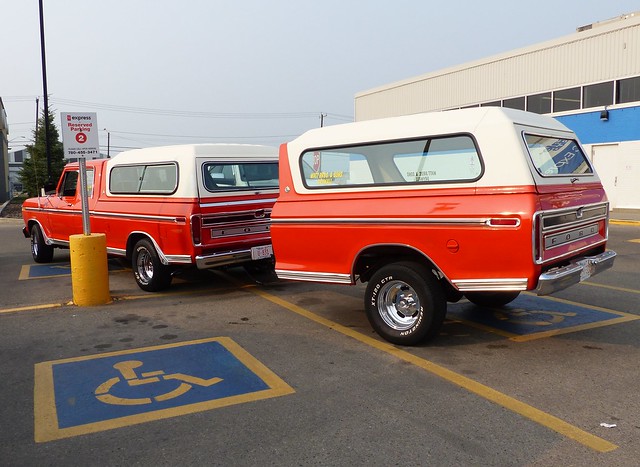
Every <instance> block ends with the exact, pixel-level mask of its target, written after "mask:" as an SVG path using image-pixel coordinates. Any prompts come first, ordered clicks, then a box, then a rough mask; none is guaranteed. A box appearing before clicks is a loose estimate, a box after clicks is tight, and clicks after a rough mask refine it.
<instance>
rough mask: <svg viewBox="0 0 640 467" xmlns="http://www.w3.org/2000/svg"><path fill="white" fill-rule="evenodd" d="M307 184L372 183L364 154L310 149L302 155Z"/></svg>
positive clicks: (354, 184) (341, 184) (342, 184)
mask: <svg viewBox="0 0 640 467" xmlns="http://www.w3.org/2000/svg"><path fill="white" fill-rule="evenodd" d="M302 170H303V173H304V178H305V183H306V184H307V186H312V187H316V186H320V187H322V186H325V187H327V186H357V185H370V184H372V183H373V175H372V174H371V168H370V167H369V162H368V161H367V158H366V157H365V155H364V154H361V153H358V152H355V151H354V152H348V151H342V150H340V151H334V150H327V151H310V152H306V153H304V154H303V155H302Z"/></svg>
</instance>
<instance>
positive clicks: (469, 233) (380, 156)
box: [271, 107, 616, 345]
mask: <svg viewBox="0 0 640 467" xmlns="http://www.w3.org/2000/svg"><path fill="white" fill-rule="evenodd" d="M608 222H609V204H608V202H607V197H606V194H605V191H604V189H603V187H602V184H601V183H600V179H599V178H598V176H597V174H596V173H595V171H594V169H593V166H592V164H591V163H590V161H589V160H588V158H587V156H586V155H585V153H584V151H583V149H582V148H581V146H580V143H579V142H578V140H577V138H576V135H575V134H574V133H573V132H572V131H570V130H569V129H568V128H566V127H565V126H564V125H562V124H561V123H559V122H558V121H557V120H555V119H553V118H550V117H547V116H542V115H537V114H532V113H527V112H522V111H517V110H511V109H501V108H492V107H485V108H477V109H467V110H456V111H449V112H439V113H428V114H417V115H410V116H403V117H394V118H387V119H380V120H371V121H363V122H356V123H349V124H345V125H337V126H329V127H324V128H320V129H315V130H311V131H308V132H307V133H305V134H303V135H302V136H300V137H299V138H297V139H295V140H293V141H291V142H289V143H287V144H283V145H282V146H281V147H280V195H279V197H278V200H277V202H276V204H275V206H274V208H273V212H272V227H271V237H272V242H273V247H274V252H275V258H276V274H277V275H278V277H279V278H281V279H290V280H300V281H315V282H326V283H334V284H355V283H356V282H358V281H361V282H366V283H367V288H366V292H365V298H364V305H365V309H366V313H367V317H368V319H369V321H370V323H371V325H372V326H373V328H374V329H375V330H376V331H377V332H378V333H379V334H380V335H381V336H382V337H383V338H385V339H387V340H389V341H390V342H393V343H397V344H402V345H412V344H416V343H418V342H420V341H423V340H425V339H429V338H432V337H434V336H435V335H436V334H437V332H438V329H439V328H440V326H441V324H442V322H443V320H444V317H445V313H446V304H447V301H449V302H455V301H458V300H459V299H460V298H462V297H463V296H464V297H466V298H467V299H468V300H469V301H471V302H474V303H476V304H479V305H485V306H501V305H505V304H507V303H509V302H511V301H512V300H514V299H515V298H516V297H517V296H518V294H519V293H520V292H521V291H527V290H529V291H535V292H536V293H537V294H539V295H544V294H549V293H553V292H555V291H558V290H561V289H563V288H565V287H568V286H570V285H572V284H576V283H578V282H580V281H582V280H585V279H586V278H588V277H590V276H592V275H594V274H597V273H600V272H601V271H603V270H605V269H607V268H609V267H611V266H612V265H613V262H614V259H615V256H616V254H615V252H613V251H608V250H607V249H606V243H607V238H608Z"/></svg>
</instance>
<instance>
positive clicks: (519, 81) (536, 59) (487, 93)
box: [355, 17, 640, 120]
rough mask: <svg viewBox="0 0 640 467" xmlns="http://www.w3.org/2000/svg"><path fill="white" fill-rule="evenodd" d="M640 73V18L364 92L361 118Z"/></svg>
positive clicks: (359, 98)
mask: <svg viewBox="0 0 640 467" xmlns="http://www.w3.org/2000/svg"><path fill="white" fill-rule="evenodd" d="M638 75H640V18H639V17H635V18H631V19H626V20H621V21H619V22H617V23H615V24H613V25H609V26H601V27H597V28H594V29H592V30H588V31H583V32H580V33H575V34H572V35H571V36H567V37H565V38H561V39H559V40H556V41H550V42H546V43H543V44H539V45H537V46H533V47H529V48H525V49H520V50H517V51H514V52H512V53H510V54H503V55H498V56H495V57H489V58H487V59H486V60H484V61H481V62H474V63H470V64H467V65H462V66H460V67H456V68H453V69H449V70H442V71H441V72H436V73H431V74H428V75H424V76H421V77H417V78H415V79H411V80H407V81H405V82H401V83H392V84H390V85H388V86H384V87H381V88H377V89H374V90H371V91H365V92H362V93H360V94H358V95H356V98H355V116H356V120H368V119H372V118H381V117H390V116H397V115H406V114H412V113H418V112H426V111H434V110H443V109H449V108H453V107H464V106H467V105H473V104H478V103H482V102H490V101H494V100H499V99H505V98H509V97H518V96H523V95H530V94H535V93H539V92H545V91H551V90H556V89H562V88H570V87H574V86H579V85H582V84H590V83H595V82H600V81H607V80H613V79H618V78H625V77H629V76H638Z"/></svg>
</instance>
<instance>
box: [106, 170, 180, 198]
mask: <svg viewBox="0 0 640 467" xmlns="http://www.w3.org/2000/svg"><path fill="white" fill-rule="evenodd" d="M177 182H178V166H177V165H176V164H174V163H170V164H149V165H123V166H115V167H114V168H113V169H111V173H110V174H109V191H110V192H111V193H114V194H158V195H165V194H171V193H173V192H174V191H176V188H177V187H178V184H177Z"/></svg>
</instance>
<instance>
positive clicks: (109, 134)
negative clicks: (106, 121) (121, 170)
mask: <svg viewBox="0 0 640 467" xmlns="http://www.w3.org/2000/svg"><path fill="white" fill-rule="evenodd" d="M104 131H106V132H107V159H110V158H111V155H110V154H109V150H110V149H111V132H110V131H109V130H107V129H106V128H105V129H104Z"/></svg>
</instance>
